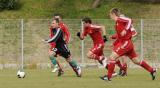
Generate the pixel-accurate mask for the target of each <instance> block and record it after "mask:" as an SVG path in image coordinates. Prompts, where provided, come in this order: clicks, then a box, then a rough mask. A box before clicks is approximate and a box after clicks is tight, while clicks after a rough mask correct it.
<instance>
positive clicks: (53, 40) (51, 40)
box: [45, 28, 62, 43]
mask: <svg viewBox="0 0 160 88" xmlns="http://www.w3.org/2000/svg"><path fill="white" fill-rule="evenodd" d="M61 35H62V30H61V29H60V28H58V29H57V32H56V33H55V35H54V36H53V37H52V38H50V39H48V40H45V41H46V42H47V43H51V42H56V41H57V40H58V38H59V37H60V36H61Z"/></svg>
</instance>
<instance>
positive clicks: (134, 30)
mask: <svg viewBox="0 0 160 88" xmlns="http://www.w3.org/2000/svg"><path fill="white" fill-rule="evenodd" d="M131 32H132V37H134V36H136V35H137V31H136V29H135V28H134V27H133V26H132V28H131Z"/></svg>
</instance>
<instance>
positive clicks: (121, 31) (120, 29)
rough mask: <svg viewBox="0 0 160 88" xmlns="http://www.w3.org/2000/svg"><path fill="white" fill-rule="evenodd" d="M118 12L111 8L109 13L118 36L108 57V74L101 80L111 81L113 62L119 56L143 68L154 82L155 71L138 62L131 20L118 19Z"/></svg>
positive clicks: (142, 62) (143, 62)
mask: <svg viewBox="0 0 160 88" xmlns="http://www.w3.org/2000/svg"><path fill="white" fill-rule="evenodd" d="M120 14H121V13H120V10H119V9H116V8H113V9H111V11H110V17H111V19H113V20H114V21H115V22H116V25H115V30H116V33H117V36H118V40H119V41H118V42H117V44H116V45H115V46H114V47H113V51H112V53H111V55H110V57H109V61H108V74H107V75H105V76H103V77H101V79H102V80H108V81H111V78H112V73H113V72H114V68H115V60H117V59H118V58H119V57H121V56H127V57H129V58H130V59H131V60H132V62H133V63H135V64H137V65H139V66H141V67H143V68H144V69H146V70H147V71H148V72H150V74H151V76H152V80H155V73H156V69H154V68H152V67H151V66H149V65H148V64H147V63H146V62H145V61H143V60H142V61H138V58H137V54H136V52H135V50H134V45H133V43H132V40H131V39H132V32H131V27H132V20H131V19H130V18H126V17H120Z"/></svg>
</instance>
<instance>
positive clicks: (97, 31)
mask: <svg viewBox="0 0 160 88" xmlns="http://www.w3.org/2000/svg"><path fill="white" fill-rule="evenodd" d="M87 34H89V35H90V37H91V38H92V40H93V43H94V45H96V44H104V41H103V37H102V33H101V26H98V25H93V24H91V25H90V26H88V27H84V31H83V33H82V35H83V36H87Z"/></svg>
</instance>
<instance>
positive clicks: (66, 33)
mask: <svg viewBox="0 0 160 88" xmlns="http://www.w3.org/2000/svg"><path fill="white" fill-rule="evenodd" d="M55 18H56V19H59V21H60V23H59V27H60V28H61V29H62V31H63V34H64V40H65V42H66V43H69V41H70V32H69V30H68V27H67V26H66V25H65V24H64V23H63V22H62V16H61V15H60V14H54V19H55ZM50 37H53V33H52V28H50ZM50 45H51V49H52V48H54V47H55V44H54V43H50ZM50 51H51V50H49V55H50V60H51V62H52V64H53V65H54V69H53V70H52V72H56V71H57V70H58V73H59V75H60V74H63V73H64V71H63V69H62V67H61V65H60V63H59V62H58V61H57V60H56V58H55V56H52V53H51V54H50Z"/></svg>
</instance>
